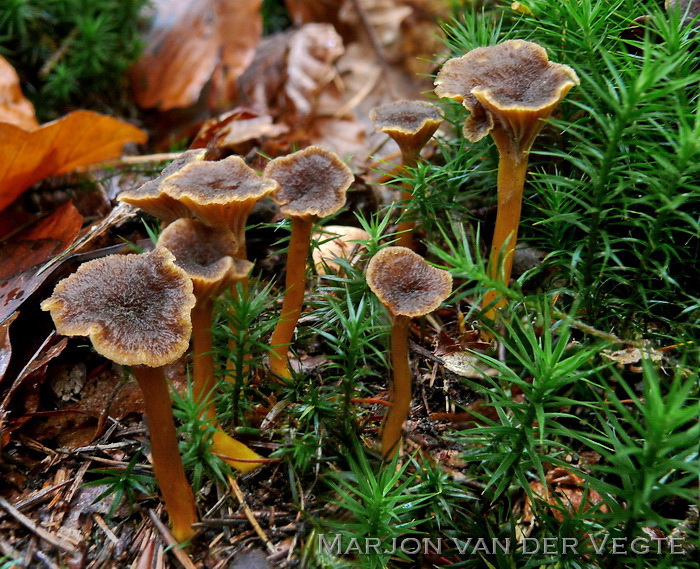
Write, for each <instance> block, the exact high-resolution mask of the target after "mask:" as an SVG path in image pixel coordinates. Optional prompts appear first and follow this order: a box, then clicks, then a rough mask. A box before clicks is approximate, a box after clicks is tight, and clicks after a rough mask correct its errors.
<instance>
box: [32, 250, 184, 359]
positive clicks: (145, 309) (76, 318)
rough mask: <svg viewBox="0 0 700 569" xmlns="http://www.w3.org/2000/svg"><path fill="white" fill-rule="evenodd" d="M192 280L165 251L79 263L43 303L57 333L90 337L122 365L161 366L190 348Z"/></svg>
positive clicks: (170, 254) (105, 354)
mask: <svg viewBox="0 0 700 569" xmlns="http://www.w3.org/2000/svg"><path fill="white" fill-rule="evenodd" d="M194 305H195V297H194V295H193V294H192V281H191V280H190V278H189V277H188V276H187V273H186V272H185V271H184V270H182V269H181V268H180V267H178V266H177V265H176V264H175V257H174V256H173V254H172V253H171V252H170V251H168V250H167V249H164V248H162V247H158V248H156V249H155V250H154V251H151V252H150V253H144V254H141V255H110V256H108V257H104V258H102V259H96V260H94V261H89V262H87V263H84V264H83V265H81V266H80V267H79V268H78V270H77V271H76V272H75V273H73V274H72V275H70V276H69V277H67V278H65V279H63V280H62V281H60V282H59V283H58V284H57V285H56V288H55V289H54V291H53V295H51V297H49V298H47V299H46V300H44V302H42V304H41V308H42V310H48V311H50V312H51V317H52V318H53V321H54V323H55V325H56V330H57V331H58V333H59V334H64V335H66V336H89V337H90V340H92V344H93V346H94V347H95V350H97V351H98V352H99V353H100V354H102V355H103V356H105V357H107V358H109V359H110V360H112V361H115V362H117V363H119V364H123V365H146V366H149V367H160V366H162V365H165V364H168V363H170V362H173V361H174V360H176V359H177V358H178V357H180V356H181V355H182V354H183V353H184V352H185V350H187V347H188V345H189V341H190V334H191V332H192V324H191V322H190V312H191V310H192V308H193V307H194Z"/></svg>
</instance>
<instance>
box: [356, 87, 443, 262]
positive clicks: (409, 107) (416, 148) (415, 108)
mask: <svg viewBox="0 0 700 569" xmlns="http://www.w3.org/2000/svg"><path fill="white" fill-rule="evenodd" d="M369 117H370V120H371V121H372V125H373V127H374V130H376V131H378V132H383V133H385V134H388V135H389V136H390V137H391V138H392V139H393V140H394V142H396V144H397V145H398V147H399V150H401V160H402V170H404V171H405V170H407V169H408V168H415V167H416V165H417V164H418V161H419V160H420V157H421V156H420V153H421V150H422V149H423V147H424V146H425V145H426V144H427V143H428V141H429V140H430V138H431V137H432V136H433V134H435V131H436V130H437V129H438V127H439V126H440V124H441V123H442V120H443V119H442V115H441V114H440V110H439V109H438V108H437V107H436V106H435V105H433V104H432V103H429V102H427V101H395V102H393V103H387V104H386V105H382V106H380V107H376V108H374V109H372V110H371V111H370V114H369ZM401 194H402V199H403V200H404V201H405V202H406V203H407V204H408V203H410V201H411V199H412V198H413V194H412V193H411V191H410V188H409V187H408V185H407V184H403V185H402V190H401ZM415 227H416V222H415V220H414V219H404V220H403V221H401V222H399V226H398V228H397V233H398V235H399V240H398V243H397V244H398V245H400V246H403V247H409V248H411V247H413V231H414V230H415Z"/></svg>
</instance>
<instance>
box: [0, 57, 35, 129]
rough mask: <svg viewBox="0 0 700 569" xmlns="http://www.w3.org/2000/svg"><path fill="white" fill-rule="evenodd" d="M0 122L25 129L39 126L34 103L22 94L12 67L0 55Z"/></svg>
mask: <svg viewBox="0 0 700 569" xmlns="http://www.w3.org/2000/svg"><path fill="white" fill-rule="evenodd" d="M0 123H11V124H14V125H17V126H19V127H21V128H23V129H25V130H34V129H37V128H39V123H38V122H37V120H36V115H35V114H34V105H32V104H31V103H30V102H29V100H28V99H27V98H26V97H25V96H24V95H23V94H22V89H20V86H19V77H18V76H17V72H16V71H15V69H14V67H12V65H10V64H9V63H8V62H7V60H6V59H5V58H3V57H1V56H0Z"/></svg>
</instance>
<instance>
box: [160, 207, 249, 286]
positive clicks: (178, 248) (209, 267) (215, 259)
mask: <svg viewBox="0 0 700 569" xmlns="http://www.w3.org/2000/svg"><path fill="white" fill-rule="evenodd" d="M158 245H160V246H161V247H165V248H166V249H168V251H170V252H171V253H172V254H173V255H175V263H176V264H177V265H178V266H179V267H181V268H182V269H184V270H185V271H186V272H187V274H188V275H189V276H190V278H191V279H192V284H193V285H194V295H195V296H196V297H197V299H200V300H201V299H204V298H209V297H211V296H216V295H218V294H219V293H220V292H221V291H222V290H225V289H226V288H229V287H230V286H231V285H232V284H233V283H235V282H236V281H238V280H241V279H243V278H244V277H245V276H246V275H247V274H248V271H249V270H250V268H251V267H252V266H253V264H252V263H250V262H249V261H245V260H240V259H234V258H233V255H234V254H235V252H236V250H237V249H238V241H237V240H236V238H235V237H234V235H233V233H231V231H229V230H228V229H225V228H220V227H210V226H208V225H205V224H204V223H202V222H201V221H199V220H196V219H178V220H177V221H174V222H173V223H171V224H170V225H168V227H166V228H165V229H164V230H163V232H162V233H161V234H160V237H159V238H158Z"/></svg>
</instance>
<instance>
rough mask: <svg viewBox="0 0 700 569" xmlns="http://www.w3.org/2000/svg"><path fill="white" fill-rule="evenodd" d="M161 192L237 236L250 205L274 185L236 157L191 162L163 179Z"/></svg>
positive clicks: (275, 186) (240, 234)
mask: <svg viewBox="0 0 700 569" xmlns="http://www.w3.org/2000/svg"><path fill="white" fill-rule="evenodd" d="M161 188H162V191H163V192H164V193H165V194H166V195H168V196H169V197H171V198H172V199H175V200H177V201H178V202H180V203H182V204H183V205H185V206H186V207H187V208H188V209H189V210H190V211H191V212H192V213H193V214H194V215H195V216H197V217H199V218H200V219H201V220H202V221H204V222H205V223H207V224H209V225H216V226H222V227H228V228H229V229H231V231H233V233H234V235H236V238H237V239H239V240H240V239H241V236H242V232H243V230H244V229H245V222H246V219H247V218H248V214H249V213H250V211H251V210H252V209H253V206H254V205H255V204H256V202H258V201H259V200H261V199H262V198H264V197H265V196H267V195H268V194H270V192H272V191H273V190H275V189H276V188H277V182H275V181H273V180H269V179H265V178H263V177H261V176H258V174H257V172H256V171H255V170H253V169H252V168H251V167H250V166H248V165H247V164H246V163H245V160H243V158H241V157H240V156H229V157H228V158H225V159H223V160H217V161H202V162H192V163H190V164H187V165H186V166H184V167H183V168H181V169H180V170H178V171H177V172H175V173H174V174H173V175H171V176H169V177H167V178H165V180H163V183H162V185H161Z"/></svg>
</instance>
